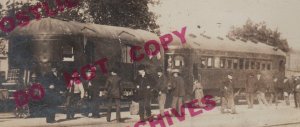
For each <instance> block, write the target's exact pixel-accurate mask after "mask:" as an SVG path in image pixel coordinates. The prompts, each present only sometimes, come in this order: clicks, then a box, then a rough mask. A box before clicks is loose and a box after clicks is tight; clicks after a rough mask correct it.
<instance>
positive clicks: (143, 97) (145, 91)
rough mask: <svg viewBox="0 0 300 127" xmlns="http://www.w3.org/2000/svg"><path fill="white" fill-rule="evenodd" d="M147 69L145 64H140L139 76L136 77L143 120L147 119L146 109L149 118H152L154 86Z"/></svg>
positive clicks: (137, 95)
mask: <svg viewBox="0 0 300 127" xmlns="http://www.w3.org/2000/svg"><path fill="white" fill-rule="evenodd" d="M145 69H146V68H145V66H144V65H140V66H139V67H138V76H137V78H136V79H135V84H136V92H137V94H136V99H137V100H138V103H139V115H140V121H141V122H143V121H145V111H146V116H147V118H149V120H151V118H150V116H151V95H152V91H153V88H154V87H153V85H152V83H151V79H150V77H149V76H148V75H147V74H146V71H145Z"/></svg>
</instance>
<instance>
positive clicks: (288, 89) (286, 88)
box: [283, 77, 293, 105]
mask: <svg viewBox="0 0 300 127" xmlns="http://www.w3.org/2000/svg"><path fill="white" fill-rule="evenodd" d="M292 92H293V86H292V83H291V82H290V81H289V79H288V78H287V77H284V79H283V97H284V100H285V103H286V105H290V95H291V94H292Z"/></svg>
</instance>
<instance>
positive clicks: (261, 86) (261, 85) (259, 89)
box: [255, 73, 268, 108]
mask: <svg viewBox="0 0 300 127" xmlns="http://www.w3.org/2000/svg"><path fill="white" fill-rule="evenodd" d="M255 88H256V93H257V99H258V102H259V105H260V107H261V108H262V106H263V105H265V106H267V105H268V102H267V100H266V96H265V93H266V84H265V81H264V79H263V78H262V76H261V73H257V75H256V81H255Z"/></svg>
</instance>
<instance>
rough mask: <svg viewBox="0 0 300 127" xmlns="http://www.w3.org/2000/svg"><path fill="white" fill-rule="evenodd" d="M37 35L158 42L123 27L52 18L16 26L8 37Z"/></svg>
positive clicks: (149, 33)
mask: <svg viewBox="0 0 300 127" xmlns="http://www.w3.org/2000/svg"><path fill="white" fill-rule="evenodd" d="M39 35H75V36H76V35H86V36H89V37H100V38H101V37H103V38H111V39H120V40H126V41H128V42H132V43H134V42H146V41H148V40H153V39H154V40H158V36H157V35H156V34H154V33H151V32H148V31H145V30H140V29H131V28H125V27H117V26H108V25H99V24H90V23H88V24H87V23H79V22H74V21H63V20H59V19H54V18H42V19H40V20H32V21H30V23H29V24H28V25H26V26H24V27H20V26H17V27H16V28H15V29H14V30H13V31H12V32H11V33H10V34H9V37H10V36H12V37H13V36H39Z"/></svg>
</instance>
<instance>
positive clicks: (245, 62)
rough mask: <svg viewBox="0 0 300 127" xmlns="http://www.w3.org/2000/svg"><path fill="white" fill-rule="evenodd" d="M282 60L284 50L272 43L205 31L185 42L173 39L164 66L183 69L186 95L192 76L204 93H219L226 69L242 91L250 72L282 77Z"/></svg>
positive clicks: (190, 85) (268, 76)
mask: <svg viewBox="0 0 300 127" xmlns="http://www.w3.org/2000/svg"><path fill="white" fill-rule="evenodd" d="M285 63H286V57H285V53H284V52H283V51H281V50H279V49H277V48H274V47H272V46H269V45H266V44H263V43H258V42H252V41H241V40H238V39H232V38H228V37H227V38H221V37H217V38H212V37H209V36H207V35H199V36H196V35H193V34H190V35H189V37H188V39H187V43H186V45H181V44H180V42H179V40H177V42H176V40H175V42H174V43H173V45H172V46H171V47H170V50H169V51H167V52H165V67H166V68H167V69H166V70H172V69H175V68H176V69H180V70H181V71H182V76H183V77H184V78H185V81H186V85H187V86H186V93H188V94H187V95H188V96H192V95H193V92H192V85H193V82H192V81H194V80H195V79H198V80H199V81H200V82H201V83H202V84H203V86H204V93H205V94H209V95H214V96H219V87H220V85H221V83H222V81H223V80H224V79H225V78H226V77H227V74H228V73H233V81H234V86H235V91H236V92H237V91H239V95H242V94H244V93H243V91H244V89H245V84H246V80H247V77H248V76H249V74H253V75H256V74H257V73H258V72H259V73H262V76H263V78H264V80H265V82H266V84H269V83H271V82H272V79H273V78H274V77H278V79H279V81H282V80H283V78H284V76H285ZM281 87H282V86H281ZM239 97H241V96H238V97H237V99H238V98H239ZM237 101H238V100H237Z"/></svg>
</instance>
